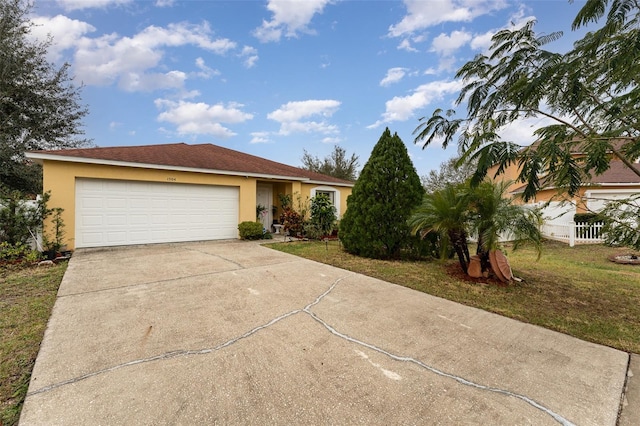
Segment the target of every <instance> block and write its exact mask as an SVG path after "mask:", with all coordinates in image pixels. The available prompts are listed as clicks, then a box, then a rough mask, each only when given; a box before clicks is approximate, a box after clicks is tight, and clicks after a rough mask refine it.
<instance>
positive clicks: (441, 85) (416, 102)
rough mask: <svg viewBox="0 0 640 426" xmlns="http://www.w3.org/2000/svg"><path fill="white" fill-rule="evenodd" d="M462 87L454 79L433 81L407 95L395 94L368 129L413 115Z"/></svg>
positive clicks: (459, 82)
mask: <svg viewBox="0 0 640 426" xmlns="http://www.w3.org/2000/svg"><path fill="white" fill-rule="evenodd" d="M461 88H462V82H461V81H459V80H454V81H433V82H431V83H427V84H423V85H421V86H419V87H418V88H417V89H415V90H414V91H413V93H412V94H411V95H408V96H396V97H394V98H393V99H391V100H388V101H387V102H386V111H385V112H384V113H383V114H382V118H381V119H380V120H378V121H376V122H375V123H373V124H371V125H370V126H367V128H369V129H374V128H376V127H379V126H380V125H382V124H384V123H390V122H393V121H406V120H408V119H410V118H412V117H414V114H415V111H416V110H420V109H423V108H425V107H426V106H427V105H429V104H430V103H431V102H433V101H439V100H442V99H443V98H444V96H445V95H450V94H452V93H457V92H459V91H460V89H461Z"/></svg>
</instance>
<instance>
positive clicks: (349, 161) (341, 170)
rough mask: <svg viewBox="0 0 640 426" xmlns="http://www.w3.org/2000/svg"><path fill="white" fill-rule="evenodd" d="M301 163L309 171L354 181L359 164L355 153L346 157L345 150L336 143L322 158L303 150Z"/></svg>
mask: <svg viewBox="0 0 640 426" xmlns="http://www.w3.org/2000/svg"><path fill="white" fill-rule="evenodd" d="M302 164H303V168H304V169H307V170H309V171H312V172H317V173H322V174H324V175H328V176H333V177H336V178H339V179H344V180H350V181H355V180H356V179H357V178H358V167H359V166H360V164H358V156H357V155H355V154H351V157H348V158H347V151H345V150H344V148H341V147H340V146H338V145H336V146H335V147H334V148H333V152H332V153H331V154H330V155H328V156H327V157H325V158H324V159H323V160H321V159H320V158H318V157H314V156H313V155H311V154H309V153H308V152H307V150H304V155H303V156H302Z"/></svg>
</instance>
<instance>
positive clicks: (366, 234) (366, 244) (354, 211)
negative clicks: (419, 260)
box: [340, 128, 424, 258]
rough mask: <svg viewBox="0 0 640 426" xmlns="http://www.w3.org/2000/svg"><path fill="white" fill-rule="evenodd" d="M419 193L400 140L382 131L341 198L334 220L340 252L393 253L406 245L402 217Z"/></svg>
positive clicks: (383, 255) (414, 204)
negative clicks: (341, 210)
mask: <svg viewBox="0 0 640 426" xmlns="http://www.w3.org/2000/svg"><path fill="white" fill-rule="evenodd" d="M423 193H424V189H423V188H422V185H421V183H420V178H419V177H418V174H417V173H416V170H415V168H414V167H413V163H412V162H411V159H410V158H409V154H408V153H407V148H406V146H405V145H404V142H402V140H401V139H400V137H399V136H398V134H397V133H395V134H393V136H392V135H391V132H390V131H389V128H387V129H385V131H384V132H383V133H382V136H380V140H378V143H377V144H376V146H375V147H374V148H373V151H372V153H371V157H370V158H369V161H367V164H365V166H364V168H363V169H362V172H361V173H360V177H359V178H358V180H357V181H356V183H355V185H354V186H353V190H352V193H351V195H350V196H349V198H348V199H347V211H346V212H345V214H344V216H343V218H342V220H341V221H340V240H341V241H342V243H343V245H344V248H345V250H346V251H348V252H350V253H353V254H356V255H359V256H364V257H370V258H390V257H396V256H398V255H399V254H400V250H401V249H402V248H403V247H405V246H406V245H408V244H410V233H409V227H408V225H407V219H408V218H409V216H410V215H411V212H412V210H413V209H414V208H415V207H417V206H418V205H419V204H420V202H421V201H422V196H423Z"/></svg>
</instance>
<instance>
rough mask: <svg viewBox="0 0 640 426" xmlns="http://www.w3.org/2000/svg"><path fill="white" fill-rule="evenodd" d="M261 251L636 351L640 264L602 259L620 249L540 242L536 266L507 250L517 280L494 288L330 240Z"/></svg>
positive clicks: (639, 344) (440, 266)
mask: <svg viewBox="0 0 640 426" xmlns="http://www.w3.org/2000/svg"><path fill="white" fill-rule="evenodd" d="M268 247H271V248H274V249H276V250H280V251H284V252H287V253H291V254H295V255H297V256H301V257H305V258H308V259H312V260H316V261H318V262H322V263H327V264H330V265H333V266H337V267H339V268H343V269H347V270H350V271H354V272H359V273H361V274H364V275H369V276H371V277H375V278H379V279H382V280H385V281H389V282H392V283H396V284H399V285H402V286H405V287H410V288H413V289H415V290H419V291H422V292H425V293H429V294H432V295H434V296H439V297H443V298H445V299H449V300H453V301H456V302H459V303H462V304H465V305H469V306H474V307H477V308H481V309H484V310H487V311H491V312H495V313H498V314H500V315H504V316H507V317H510V318H515V319H517V320H520V321H523V322H528V323H531V324H536V325H539V326H542V327H546V328H549V329H552V330H556V331H559V332H562V333H566V334H569V335H572V336H575V337H578V338H580V339H583V340H588V341H591V342H595V343H600V344H603V345H607V346H611V347H614V348H617V349H620V350H623V351H626V352H634V353H640V265H619V264H615V263H613V262H610V261H609V260H608V259H607V258H608V256H610V255H612V254H621V253H628V252H629V250H627V249H621V248H611V247H605V246H602V245H583V246H576V247H569V246H568V245H566V244H562V243H557V242H552V241H547V242H545V244H544V247H543V252H542V256H541V258H540V260H536V258H537V254H536V253H535V251H534V250H533V249H528V248H524V249H520V250H517V251H512V250H510V249H507V257H508V259H509V262H510V263H511V267H512V269H513V271H514V274H515V276H516V277H519V278H522V279H523V281H522V282H519V283H514V284H511V285H509V286H500V285H495V284H490V285H487V284H480V283H473V282H466V281H463V280H460V279H459V278H455V277H453V276H451V275H450V274H449V273H448V271H456V267H457V263H456V262H454V261H447V262H440V261H437V260H430V261H386V260H371V259H364V258H360V257H356V256H352V255H350V254H347V253H345V252H343V251H342V250H341V248H340V246H339V243H338V242H335V241H334V242H329V243H328V245H327V244H325V243H324V242H294V243H275V244H270V245H268ZM474 249H475V247H474ZM457 268H459V266H458V267H457Z"/></svg>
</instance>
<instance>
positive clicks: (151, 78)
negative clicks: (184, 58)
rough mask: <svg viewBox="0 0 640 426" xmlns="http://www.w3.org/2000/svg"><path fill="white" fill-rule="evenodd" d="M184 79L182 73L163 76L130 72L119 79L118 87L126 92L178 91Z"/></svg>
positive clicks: (177, 72) (171, 72)
mask: <svg viewBox="0 0 640 426" xmlns="http://www.w3.org/2000/svg"><path fill="white" fill-rule="evenodd" d="M186 79H187V75H186V74H185V73H183V72H182V71H169V72H168V73H164V74H162V73H144V74H139V73H136V72H130V73H127V74H124V75H122V76H121V77H120V79H119V81H118V86H119V87H120V88H121V89H123V90H125V91H127V92H153V91H154V90H158V89H180V88H182V87H183V86H184V82H185V80H186Z"/></svg>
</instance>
